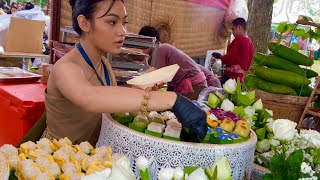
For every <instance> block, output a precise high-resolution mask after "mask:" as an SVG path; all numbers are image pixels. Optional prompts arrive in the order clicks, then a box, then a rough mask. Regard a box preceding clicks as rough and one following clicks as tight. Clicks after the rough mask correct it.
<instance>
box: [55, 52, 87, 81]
mask: <svg viewBox="0 0 320 180" xmlns="http://www.w3.org/2000/svg"><path fill="white" fill-rule="evenodd" d="M77 72H78V73H83V71H82V68H81V66H80V65H79V64H78V63H76V61H75V60H74V59H73V56H72V55H69V54H67V55H65V56H64V57H62V58H61V59H60V60H59V61H58V62H57V63H56V64H55V65H54V66H53V69H52V71H51V75H53V76H57V75H66V74H70V73H77Z"/></svg>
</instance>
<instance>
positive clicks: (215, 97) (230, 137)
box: [195, 79, 280, 152]
mask: <svg viewBox="0 0 320 180" xmlns="http://www.w3.org/2000/svg"><path fill="white" fill-rule="evenodd" d="M199 100H200V101H201V102H199ZM195 103H196V104H197V105H198V106H199V107H200V108H202V109H203V110H204V111H205V112H206V113H207V124H208V126H209V127H210V132H208V134H207V136H206V138H205V141H207V142H209V143H215V144H230V143H238V142H242V141H245V140H247V139H248V138H249V136H250V129H252V130H254V131H255V133H256V134H257V137H258V143H257V146H256V151H258V152H266V151H268V150H270V148H271V146H278V145H279V144H280V142H279V141H277V140H276V139H275V138H274V133H273V122H274V119H273V118H272V116H273V112H272V111H271V110H268V109H265V108H263V103H262V100H261V99H258V100H255V91H250V92H243V91H242V89H241V84H240V82H239V80H238V81H236V80H234V79H229V80H228V81H227V82H226V83H225V84H224V85H223V92H222V91H221V89H219V88H207V89H205V90H204V91H203V92H201V93H200V96H199V99H198V102H195Z"/></svg>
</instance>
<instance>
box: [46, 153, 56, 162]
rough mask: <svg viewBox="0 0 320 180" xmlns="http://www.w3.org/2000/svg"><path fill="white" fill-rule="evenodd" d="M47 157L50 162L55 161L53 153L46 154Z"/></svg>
mask: <svg viewBox="0 0 320 180" xmlns="http://www.w3.org/2000/svg"><path fill="white" fill-rule="evenodd" d="M46 157H47V158H48V160H49V161H50V162H52V163H54V162H55V161H54V159H53V156H52V155H49V154H48V155H46Z"/></svg>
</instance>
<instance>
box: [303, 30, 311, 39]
mask: <svg viewBox="0 0 320 180" xmlns="http://www.w3.org/2000/svg"><path fill="white" fill-rule="evenodd" d="M310 31H311V30H309V31H307V32H306V33H305V34H304V35H303V36H301V37H302V39H303V40H305V39H308V38H310Z"/></svg>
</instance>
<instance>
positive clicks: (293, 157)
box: [286, 149, 303, 179]
mask: <svg viewBox="0 0 320 180" xmlns="http://www.w3.org/2000/svg"><path fill="white" fill-rule="evenodd" d="M302 160H303V151H302V149H299V150H295V151H293V153H291V154H290V156H289V157H288V159H287V160H286V161H287V164H288V167H287V168H288V171H289V174H288V175H289V177H288V179H299V177H300V167H301V163H302Z"/></svg>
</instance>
